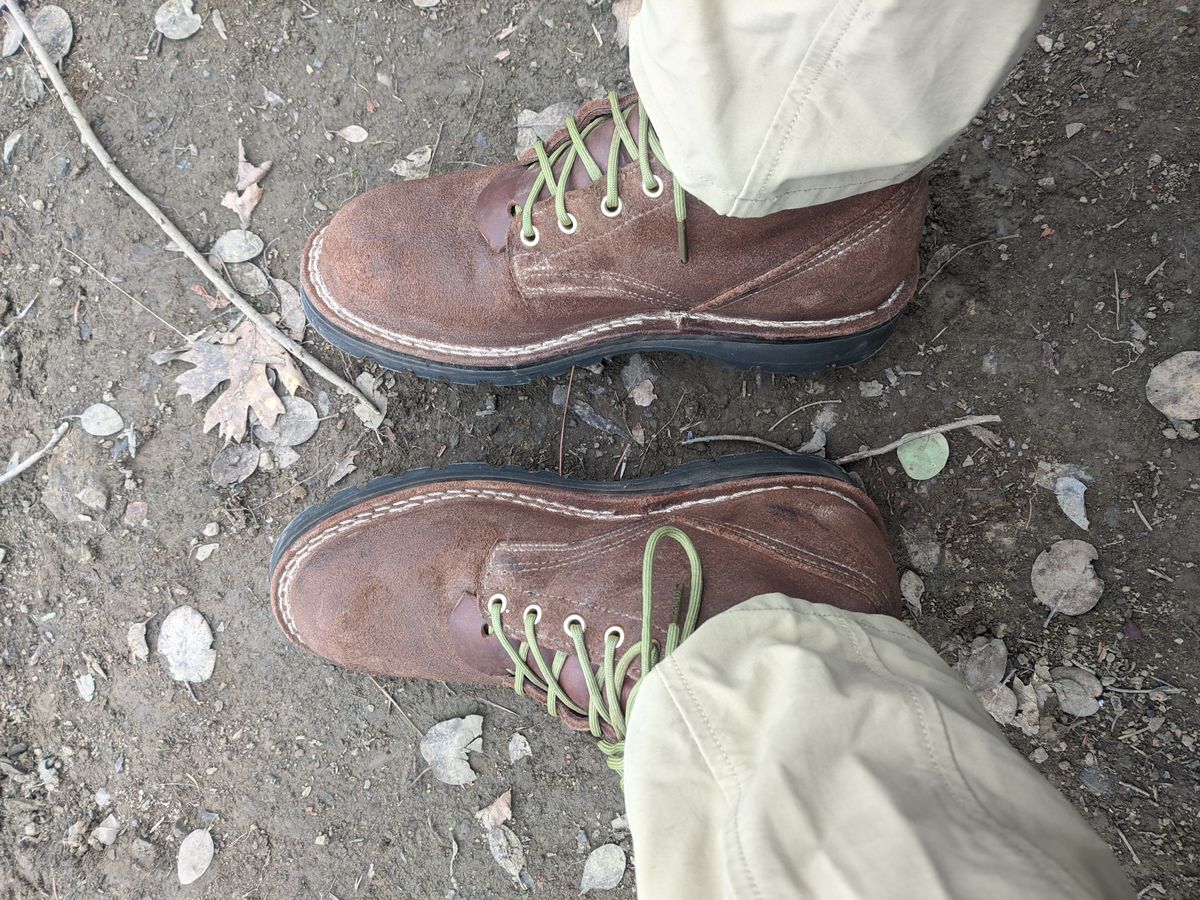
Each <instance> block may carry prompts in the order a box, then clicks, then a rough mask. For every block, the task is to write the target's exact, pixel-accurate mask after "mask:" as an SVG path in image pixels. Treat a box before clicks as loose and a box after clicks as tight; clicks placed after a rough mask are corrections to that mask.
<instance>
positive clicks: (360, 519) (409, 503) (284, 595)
mask: <svg viewBox="0 0 1200 900" xmlns="http://www.w3.org/2000/svg"><path fill="white" fill-rule="evenodd" d="M787 490H793V491H816V492H818V493H822V494H829V495H830V496H832V497H837V498H838V499H839V500H841V501H843V502H845V503H849V504H851V505H852V506H854V507H856V508H859V509H861V507H859V505H858V504H857V503H855V502H854V500H852V499H851V498H849V497H846V496H844V495H842V494H839V493H838V492H836V491H831V490H829V489H828V488H821V487H816V486H815V485H806V484H795V485H785V484H777V485H772V486H770V487H761V488H750V489H748V490H744V491H738V492H737V493H733V494H722V495H720V496H717V497H706V498H704V499H701V500H686V501H684V502H682V503H677V504H675V505H674V506H668V507H664V508H663V509H660V510H656V512H657V513H659V514H663V513H673V512H679V511H680V510H684V509H690V508H692V507H694V506H709V505H712V504H713V503H722V502H725V501H727V500H736V499H739V498H741V497H750V496H753V495H755V494H764V493H770V492H773V491H787ZM481 497H483V498H491V499H495V500H507V501H509V502H510V503H513V504H515V505H517V506H529V507H533V508H535V509H546V510H551V511H553V512H561V513H563V514H564V515H573V516H577V517H579V518H581V519H593V520H596V521H609V522H621V521H629V520H635V521H636V520H637V519H640V518H642V516H640V515H639V514H637V513H625V514H620V513H606V512H603V511H597V510H586V509H582V508H580V507H577V506H570V505H568V504H565V503H556V502H554V501H553V500H544V499H542V498H540V497H530V496H529V495H527V494H514V493H512V492H511V491H497V490H482V489H479V488H455V489H451V490H444V491H435V492H433V493H430V494H423V495H421V496H419V497H414V498H412V499H410V500H399V501H396V502H395V503H389V504H386V505H384V506H381V507H377V508H374V509H370V510H368V511H366V512H361V513H359V514H358V515H355V516H352V517H351V518H349V519H346V520H345V521H344V522H339V523H338V524H337V525H335V526H334V527H333V528H329V529H326V530H325V531H322V532H321V533H320V534H318V535H317V536H316V537H314V538H312V540H310V541H309V542H308V543H305V544H303V546H301V547H300V549H299V550H298V551H297V552H296V553H295V555H294V556H292V558H291V559H290V560H288V563H287V565H286V566H285V567H284V570H283V574H282V575H281V576H280V579H279V614H280V619H281V620H282V621H283V624H284V630H285V631H286V632H287V635H288V637H290V638H291V639H292V640H294V641H295V642H296V643H297V644H299V645H300V646H301V647H305V648H307V647H308V644H307V643H305V641H304V639H303V638H301V637H300V634H299V632H298V631H297V630H296V620H295V619H294V618H293V616H292V609H291V599H290V595H291V588H292V582H293V581H295V577H296V573H297V571H298V569H299V567H300V564H301V563H303V562H304V561H305V560H306V559H308V557H309V556H311V555H312V554H313V553H314V552H315V551H316V550H318V549H319V548H320V547H321V545H322V544H324V543H326V542H327V541H330V540H332V539H333V538H334V537H336V536H337V535H339V534H342V533H343V532H350V531H355V530H357V529H358V528H359V527H360V526H362V525H365V524H367V523H369V522H372V521H374V520H376V519H380V518H384V517H386V516H391V515H396V514H400V513H404V512H407V511H408V510H410V509H416V508H418V507H420V506H426V505H429V504H431V503H441V502H443V501H445V500H465V499H477V498H481Z"/></svg>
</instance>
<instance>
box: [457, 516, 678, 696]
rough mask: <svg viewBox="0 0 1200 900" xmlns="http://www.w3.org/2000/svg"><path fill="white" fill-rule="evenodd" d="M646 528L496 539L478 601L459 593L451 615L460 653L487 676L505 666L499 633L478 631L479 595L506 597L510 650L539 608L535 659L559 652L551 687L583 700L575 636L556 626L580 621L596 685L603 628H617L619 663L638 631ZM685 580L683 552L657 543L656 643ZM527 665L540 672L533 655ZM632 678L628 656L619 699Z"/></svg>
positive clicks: (482, 604) (635, 670) (482, 611)
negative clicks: (564, 537) (558, 538)
mask: <svg viewBox="0 0 1200 900" xmlns="http://www.w3.org/2000/svg"><path fill="white" fill-rule="evenodd" d="M653 530H654V528H653V526H651V525H649V524H647V523H644V522H642V523H638V524H634V525H628V526H623V527H618V528H612V529H610V530H608V531H604V532H600V533H598V534H593V535H592V536H590V537H586V538H583V539H580V540H576V541H562V542H557V543H552V542H536V543H534V542H523V541H504V542H501V543H499V544H497V545H496V546H495V547H494V548H493V550H492V552H491V554H490V556H489V557H488V560H487V563H486V564H485V566H484V570H483V573H482V583H481V588H482V590H481V591H480V593H479V597H478V598H476V597H470V596H464V598H463V599H462V600H460V602H459V604H458V606H456V607H455V609H454V611H453V612H452V614H451V632H452V634H453V636H454V641H455V644H456V649H457V650H458V652H459V654H460V656H462V657H463V659H464V660H465V661H466V662H468V663H470V664H471V665H472V666H473V667H474V668H476V669H478V670H479V671H481V672H484V673H486V674H489V675H503V674H504V673H506V672H511V671H512V670H513V664H512V660H511V659H510V658H509V657H508V655H507V654H506V653H505V651H504V649H503V647H502V646H501V644H500V641H499V639H498V638H496V637H495V636H494V635H491V634H490V633H488V632H490V628H485V626H487V625H489V623H490V621H491V619H490V615H489V612H488V607H487V598H490V597H492V596H494V595H496V594H502V595H504V597H506V598H507V608H506V610H505V611H504V613H502V615H501V622H502V624H503V627H504V632H505V635H506V637H507V638H508V639H509V641H510V642H511V643H512V645H513V647H514V648H515V647H517V646H519V645H520V644H521V642H523V641H525V640H526V634H525V615H526V610H527V609H530V608H534V609H535V610H540V618H539V619H538V622H537V624H536V625H535V626H534V636H535V638H536V640H537V645H538V647H539V648H540V649H541V651H542V656H543V658H544V659H545V660H546V663H547V665H552V664H553V661H554V656H555V653H557V652H560V651H561V652H563V653H565V654H567V660H566V662H565V664H564V665H563V668H562V671H561V672H560V674H559V678H558V683H559V685H560V687H562V689H563V690H564V691H565V692H566V693H567V696H569V697H570V698H571V699H572V700H573V701H574V702H575V703H576V704H577V705H579V706H580V707H582V708H584V709H586V708H587V707H588V705H589V703H590V702H591V697H590V694H589V692H588V688H587V679H586V677H585V675H584V670H583V666H582V664H581V661H580V659H579V655H578V652H577V650H576V647H575V642H574V640H573V639H572V638H571V637H570V636H569V635H568V634H567V633H566V632H565V630H564V627H563V624H564V622H565V621H566V620H567V619H568V618H569V617H571V616H579V617H581V618H582V619H583V621H584V623H585V625H584V644H585V646H586V648H587V653H588V658H589V660H590V662H591V664H592V668H593V671H595V672H596V679H597V682H598V683H601V684H602V683H603V673H602V671H601V667H602V665H603V662H604V644H605V634H606V633H607V632H608V630H609V629H610V628H612V627H614V626H616V627H619V628H620V629H621V630H622V631H623V632H624V639H623V641H622V643H621V645H620V646H619V647H618V648H617V650H616V659H617V660H618V661H619V660H620V658H621V657H622V656H623V655H624V654H625V653H626V652H627V651H628V650H629V649H630V648H631V647H632V646H634V644H636V643H637V642H638V641H640V640H641V637H642V552H643V549H644V548H645V545H646V540H647V538H648V537H649V535H650V533H651V532H652V531H653ZM689 577H690V569H689V566H688V561H687V557H686V555H685V554H684V553H683V552H682V551H681V550H679V548H678V547H676V546H675V545H674V544H673V543H670V544H668V543H667V542H663V543H662V544H660V545H659V550H658V553H657V555H656V557H655V564H654V610H653V623H652V627H651V635H652V637H653V638H654V639H655V640H657V641H658V642H659V644H660V646H661V645H662V644H663V642H664V641H665V637H666V632H667V626H668V624H669V623H670V622H672V621H676V620H681V619H682V612H680V611H679V610H676V609H675V608H674V607H675V594H676V587H677V586H679V585H684V586H686V585H687V584H688V579H689ZM530 614H531V615H533V614H535V613H534V612H531V613H530ZM528 663H529V666H530V668H532V669H533V670H534V671H535V672H538V671H539V670H538V668H537V665H536V663H535V662H534V655H533V654H532V653H530V654H529V656H528ZM640 675H641V666H640V661H635V662H634V663H633V665H632V666H631V667H630V670H629V676H628V677H627V678H626V681H625V684H624V685H623V687H622V695H623V697H625V698H627V697H628V694H629V691H630V690H631V689H632V688H633V685H634V684H635V683H636V681H637V679H638V678H639V677H640ZM539 676H540V672H539Z"/></svg>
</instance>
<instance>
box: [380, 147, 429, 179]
mask: <svg viewBox="0 0 1200 900" xmlns="http://www.w3.org/2000/svg"><path fill="white" fill-rule="evenodd" d="M432 162H433V148H432V147H430V146H429V145H428V144H426V145H425V146H424V147H418V148H417V149H416V150H414V151H413V152H412V153H410V154H408V156H406V157H404V159H398V160H396V162H395V163H394V164H393V165H392V167H391V169H389V170H388V171H390V172H392V173H393V174H394V175H399V176H400V177H401V178H402V179H404V180H405V181H412V180H413V179H414V178H427V177H428V176H429V167H430V165H431V164H432Z"/></svg>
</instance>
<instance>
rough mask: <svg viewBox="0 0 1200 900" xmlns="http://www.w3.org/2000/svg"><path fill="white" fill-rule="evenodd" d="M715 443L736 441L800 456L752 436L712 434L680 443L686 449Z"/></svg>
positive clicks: (686, 439)
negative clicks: (692, 445) (695, 445)
mask: <svg viewBox="0 0 1200 900" xmlns="http://www.w3.org/2000/svg"><path fill="white" fill-rule="evenodd" d="M715 441H735V442H741V443H744V444H759V445H761V446H763V447H770V448H771V449H772V450H778V451H779V452H780V453H789V454H791V455H793V456H797V455H799V454H798V453H797V452H796V451H795V450H793V449H792V448H791V447H785V446H783V444H777V443H775V442H774V441H768V440H766V439H764V438H760V437H754V436H753V435H750V434H710V435H707V436H705V437H691V438H684V439H683V440H682V441H680V442H679V443H680V444H682V445H683V446H685V447H686V446H687V445H688V444H711V443H714V442H715Z"/></svg>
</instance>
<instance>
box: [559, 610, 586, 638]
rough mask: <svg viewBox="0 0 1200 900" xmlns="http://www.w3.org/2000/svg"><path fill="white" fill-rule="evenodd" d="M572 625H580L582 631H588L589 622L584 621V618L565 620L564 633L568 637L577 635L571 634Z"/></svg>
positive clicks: (577, 616)
mask: <svg viewBox="0 0 1200 900" xmlns="http://www.w3.org/2000/svg"><path fill="white" fill-rule="evenodd" d="M572 625H578V626H579V628H580V630H581V631H587V622H585V621H583V616H580V615H574V616H567V617H566V618H565V619H563V633H564V634H566V636H567V637H575V635H573V634H571V626H572Z"/></svg>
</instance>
